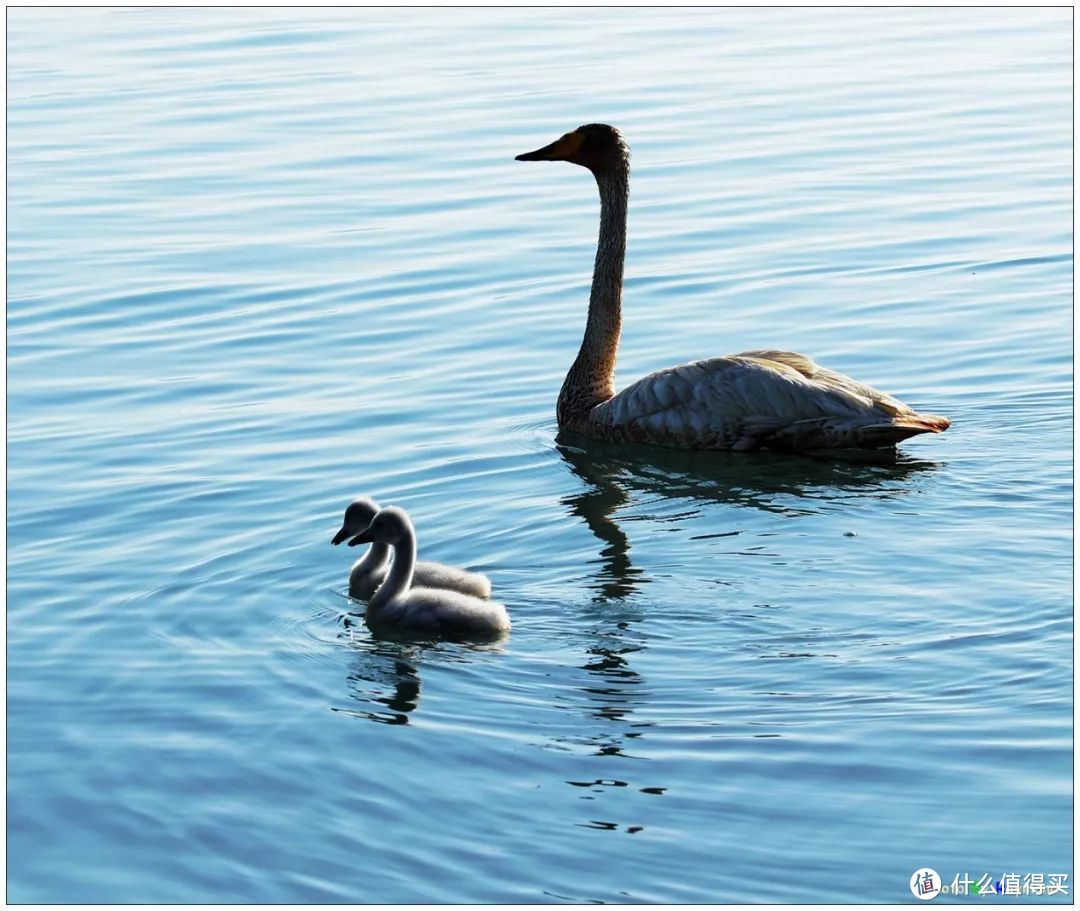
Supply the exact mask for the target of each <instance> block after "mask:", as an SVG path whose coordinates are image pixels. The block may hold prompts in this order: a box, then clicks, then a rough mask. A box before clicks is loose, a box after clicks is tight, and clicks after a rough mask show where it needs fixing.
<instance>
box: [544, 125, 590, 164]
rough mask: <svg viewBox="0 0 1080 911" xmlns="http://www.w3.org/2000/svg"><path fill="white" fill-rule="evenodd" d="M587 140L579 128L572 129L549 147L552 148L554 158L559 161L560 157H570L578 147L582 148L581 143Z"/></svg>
mask: <svg viewBox="0 0 1080 911" xmlns="http://www.w3.org/2000/svg"><path fill="white" fill-rule="evenodd" d="M584 141H585V137H584V136H582V135H581V134H580V133H579V132H578V131H577V130H571V131H570V132H569V133H567V134H566V135H565V136H561V137H559V138H558V139H556V140H555V141H554V142H553V143H552V144H551V145H550V146H548V148H549V149H550V150H551V157H552V159H554V160H556V161H558V160H560V159H565V158H569V157H570V156H571V155H573V154H574V153H575V152H577V150H578V149H580V148H581V144H582V143H583V142H584Z"/></svg>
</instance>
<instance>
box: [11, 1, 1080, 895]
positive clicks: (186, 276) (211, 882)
mask: <svg viewBox="0 0 1080 911" xmlns="http://www.w3.org/2000/svg"><path fill="white" fill-rule="evenodd" d="M1070 14H1071V11H1070V10H1068V9H1047V10H1041V11H1040V10H1028V11H1018V10H1012V11H1010V10H1004V9H992V10H974V9H970V10H961V9H955V10H932V9H909V10H891V11H890V10H869V9H862V10H855V9H850V10H839V9H834V10H793V9H785V10H751V9H727V10H693V9H686V10H674V11H672V10H646V9H637V10H553V9H548V10H522V11H514V10H467V11H436V10H424V11H408V12H406V11H400V10H399V11H395V10H378V9H375V10H317V11H305V12H299V11H295V10H284V9H281V10H277V9H267V10H244V11H229V10H209V9H200V10H140V9H120V10H108V11H104V10H99V11H95V10H83V9H65V10H54V11H48V10H30V9H17V10H12V11H11V12H10V14H9V45H8V67H9V70H8V77H9V88H8V124H7V126H8V218H9V222H8V224H9V233H8V281H9V284H8V294H9V297H8V548H9V549H8V654H7V659H8V711H9V726H8V750H9V752H8V774H9V778H8V789H9V790H8V797H9V802H8V824H9V832H8V834H9V842H8V844H9V855H8V860H9V866H8V869H9V882H8V886H9V891H8V899H9V900H10V901H14V902H71V901H84V902H212V901H223V902H241V901H243V902H354V901H367V902H546V901H553V902H555V901H574V902H593V901H597V902H714V901H715V902H723V901H789V900H805V901H816V902H822V901H830V900H869V901H906V900H912V899H911V894H910V892H909V891H908V880H909V877H910V876H911V873H912V872H913V871H914V870H915V869H916V867H918V866H921V865H930V866H932V867H934V868H935V869H936V870H937V871H938V872H939V873H941V874H942V876H943V877H945V878H946V880H947V881H948V880H951V879H952V877H953V875H954V874H963V873H964V872H967V873H969V874H970V875H972V876H981V875H982V874H984V873H990V874H992V875H993V876H994V877H995V878H997V877H1000V876H1001V875H1002V874H1004V873H1009V872H1015V873H1018V874H1024V873H1028V872H1041V873H1044V874H1050V873H1055V872H1060V873H1069V874H1071V872H1072V860H1071V859H1072V780H1071V770H1072V725H1071V717H1072V690H1071V677H1072V661H1071V658H1072V602H1071V562H1070V554H1071V512H1072V495H1071V464H1070V447H1071V430H1072V397H1071V369H1072V368H1071V342H1070V332H1071V311H1070V307H1071V290H1072V289H1071V282H1072V256H1071V250H1072V235H1071V179H1072V174H1071V167H1072V165H1071V156H1072V148H1071V119H1070V118H1071V109H1072V108H1071V103H1072V102H1071V53H1072V48H1071V41H1070V35H1071V22H1070ZM590 121H607V122H611V123H615V124H617V125H618V126H619V127H620V128H622V129H623V130H624V132H625V134H626V135H627V137H628V138H629V140H630V143H631V145H632V147H633V151H634V173H633V181H632V198H631V212H630V240H629V260H628V266H627V289H626V308H625V331H624V337H623V347H622V350H621V357H620V362H619V382H620V384H625V383H626V382H628V381H629V380H631V379H634V378H636V377H638V376H640V375H642V374H643V373H646V372H648V371H650V370H653V369H657V368H660V367H664V366H668V365H671V364H674V363H678V362H681V361H686V360H690V359H693V358H698V357H704V356H708V355H713V354H721V353H725V352H728V351H738V350H743V349H747V348H760V347H780V348H790V349H793V350H797V351H804V352H806V353H808V354H810V355H812V356H813V357H815V358H816V359H818V360H819V361H821V362H822V363H826V364H828V365H829V366H831V367H833V368H834V369H838V370H842V371H844V372H847V373H850V374H852V375H854V376H857V377H858V378H859V379H861V380H864V381H866V382H870V383H873V384H875V385H878V386H880V387H882V388H884V389H886V390H888V391H890V392H892V393H894V394H896V395H898V396H899V397H901V398H903V399H904V400H905V401H908V402H909V403H910V404H912V405H913V406H915V407H917V408H919V409H921V410H924V411H928V412H931V413H940V414H946V415H948V416H949V417H950V418H952V420H953V422H954V423H953V428H952V429H951V430H950V431H949V432H948V433H947V434H945V435H943V436H938V437H934V438H927V437H923V438H920V439H917V440H913V441H911V442H910V443H908V444H905V445H904V446H903V448H902V455H901V457H900V458H899V459H898V460H897V461H896V462H895V463H892V464H888V463H886V464H875V463H867V464H862V463H851V462H826V461H816V460H809V459H796V458H790V457H781V456H775V455H758V456H745V455H744V456H732V455H725V456H716V455H711V456H700V455H692V454H691V455H686V454H678V453H663V452H658V451H650V450H634V451H628V450H626V449H622V448H619V447H605V446H601V445H597V444H590V443H588V442H587V441H583V440H581V439H577V438H564V437H562V436H559V435H557V433H556V428H555V424H554V401H555V396H556V394H557V392H558V388H559V384H560V383H561V380H562V376H563V374H564V372H565V370H566V368H567V366H568V365H569V363H570V361H571V360H572V359H573V355H574V351H575V348H576V345H577V343H578V341H579V339H580V334H581V331H582V327H583V323H584V307H585V301H586V298H587V293H588V282H589V277H590V269H591V265H592V256H593V244H594V243H595V232H596V218H597V202H596V198H595V188H594V186H593V185H592V182H591V179H590V178H589V176H588V175H587V174H586V173H585V172H584V171H581V170H580V169H577V168H574V167H572V166H570V165H558V164H528V165H526V164H521V163H517V162H515V161H513V156H514V155H515V154H517V153H519V152H523V151H527V150H530V149H533V148H536V147H538V146H539V145H542V144H545V143H547V142H549V141H551V140H552V139H554V138H556V137H557V136H558V135H560V134H561V133H562V132H564V131H566V130H567V129H570V128H572V127H574V126H576V125H578V124H580V123H586V122H590ZM360 493H368V494H371V495H373V496H376V497H377V498H379V499H380V500H382V501H384V502H395V503H398V504H400V505H403V506H405V507H406V508H407V509H408V510H410V512H411V513H412V515H413V517H414V519H415V521H416V523H417V525H418V527H419V529H420V540H421V550H422V552H423V553H424V554H425V555H426V556H428V557H430V558H433V559H440V560H444V561H447V562H454V563H459V564H462V565H467V566H469V567H472V568H475V569H478V570H481V571H483V572H486V573H488V574H489V575H490V576H491V578H492V580H493V582H494V585H495V589H496V592H497V595H498V597H499V598H500V599H502V600H503V601H505V602H506V604H507V605H508V607H509V609H510V611H511V614H512V616H513V620H514V630H513V633H512V636H511V637H510V639H509V640H508V641H507V642H506V643H504V644H503V645H501V646H489V647H484V648H479V647H469V646H466V645H460V644H450V643H434V644H431V643H427V644H425V643H412V644H410V643H395V642H386V641H378V640H375V639H373V638H372V637H371V635H370V634H369V633H368V632H367V630H366V628H365V627H364V626H363V625H362V623H361V624H359V625H357V624H355V623H353V624H351V625H350V623H348V622H347V618H346V616H345V615H346V614H347V612H348V611H349V610H350V609H356V606H355V605H353V604H351V603H350V602H349V600H348V599H347V597H346V596H345V587H346V578H347V572H348V565H349V561H350V558H351V557H353V556H354V554H353V553H351V552H349V553H346V552H344V551H343V550H342V549H340V548H339V549H335V548H332V547H331V546H330V544H329V540H330V537H331V536H332V535H333V533H334V531H335V530H336V528H337V525H338V522H339V519H340V513H341V510H342V509H343V508H344V506H345V504H346V503H347V502H348V500H349V499H350V498H352V497H353V496H356V495H357V494H360ZM1070 885H1071V877H1070ZM982 900H983V901H985V900H986V899H982Z"/></svg>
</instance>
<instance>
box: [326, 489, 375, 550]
mask: <svg viewBox="0 0 1080 911" xmlns="http://www.w3.org/2000/svg"><path fill="white" fill-rule="evenodd" d="M378 511H379V504H378V503H376V502H375V501H374V500H373V499H371V497H357V498H356V499H355V500H353V501H352V502H351V503H350V504H349V505H348V506H347V507H346V508H345V520H344V521H343V522H342V523H341V530H340V531H339V532H338V533H337V534H336V535H334V537H333V540H331V542H330V543H331V544H340V543H341V542H342V541H344V540H345V539H346V538H351V537H352V536H353V535H358V534H360V532H362V531H363V530H364V529H366V528H367V527H368V526H369V525H370V524H371V520H372V519H374V518H375V514H376V513H377V512H378Z"/></svg>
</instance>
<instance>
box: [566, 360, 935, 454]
mask: <svg viewBox="0 0 1080 911" xmlns="http://www.w3.org/2000/svg"><path fill="white" fill-rule="evenodd" d="M586 423H587V427H586V428H583V430H585V432H588V433H589V435H592V436H598V437H601V438H608V439H614V440H620V441H622V440H627V441H633V442H644V443H659V444H661V445H666V446H675V447H678V448H690V449H757V448H760V447H770V446H776V447H780V448H790V449H830V448H847V447H869V448H876V447H880V446H890V445H893V444H895V443H897V442H899V441H900V440H903V439H905V438H907V437H910V436H914V435H915V434H917V433H940V432H941V431H942V430H945V429H946V428H947V427H948V426H949V421H948V420H947V419H946V418H939V417H937V416H935V415H920V414H917V413H916V412H915V411H913V410H912V409H911V408H909V407H908V406H907V405H905V404H904V403H903V402H901V401H899V400H897V399H895V398H893V397H892V396H890V395H887V394H885V393H883V392H880V391H879V390H877V389H874V388H873V387H871V386H867V385H864V384H862V383H858V382H856V381H855V380H852V379H851V378H850V377H847V376H844V375H843V374H841V373H836V372H835V371H832V370H827V369H825V368H823V367H819V366H818V365H817V364H815V363H814V362H813V361H812V360H811V359H810V358H808V357H806V356H805V355H801V354H795V353H794V352H788V351H747V352H744V353H742V354H734V355H728V356H726V357H717V358H709V359H707V360H702V361H695V362H694V363H691V364H683V365H681V366H679V367H672V368H668V369H667V370H660V371H657V372H656V373H652V374H649V375H648V376H646V377H643V378H642V379H640V380H638V381H637V382H636V383H633V384H631V385H630V386H628V387H627V388H626V389H624V390H623V391H622V392H620V393H619V394H618V395H615V396H613V397H612V398H610V399H608V400H607V401H606V402H603V403H601V404H600V405H597V406H596V407H595V408H593V409H592V411H591V412H590V414H589V415H588V418H587V419H586Z"/></svg>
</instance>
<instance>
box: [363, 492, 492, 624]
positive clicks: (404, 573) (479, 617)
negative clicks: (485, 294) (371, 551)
mask: <svg viewBox="0 0 1080 911" xmlns="http://www.w3.org/2000/svg"><path fill="white" fill-rule="evenodd" d="M365 543H376V544H383V545H386V546H389V547H392V548H393V549H394V562H393V564H392V565H391V567H390V572H389V574H388V575H387V577H386V581H385V582H384V583H383V584H382V585H381V586H380V587H379V590H378V591H377V592H375V594H374V595H373V596H372V598H371V601H370V602H369V603H368V608H367V614H366V615H365V620H366V622H367V625H368V626H369V627H371V628H372V629H376V630H378V629H394V630H398V631H402V632H409V633H417V634H423V635H435V636H445V637H449V638H466V639H470V638H484V639H487V638H494V637H498V636H502V635H505V634H506V633H507V632H509V631H510V615H509V614H507V612H506V608H505V607H503V605H501V604H496V603H495V602H494V601H484V600H482V599H480V598H473V597H471V596H469V595H463V594H461V593H460V592H456V591H450V590H448V589H436V588H412V587H411V586H412V583H413V571H414V569H415V565H416V532H415V531H414V530H413V526H412V522H411V521H409V516H408V514H407V513H406V512H405V510H403V509H399V508H398V507H396V506H389V507H387V508H386V509H383V510H380V511H379V513H378V514H377V515H376V516H375V518H374V519H373V520H372V522H371V525H370V526H369V527H368V528H367V530H366V531H364V532H363V533H362V534H360V535H357V536H356V537H355V538H353V539H352V540H351V541H350V542H349V544H350V546H351V545H354V544H365Z"/></svg>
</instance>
